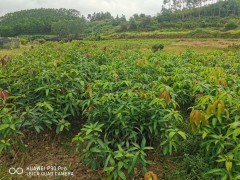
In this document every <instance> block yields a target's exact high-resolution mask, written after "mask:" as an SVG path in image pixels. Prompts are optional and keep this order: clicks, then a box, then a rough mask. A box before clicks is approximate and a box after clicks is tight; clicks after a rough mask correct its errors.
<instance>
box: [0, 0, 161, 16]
mask: <svg viewBox="0 0 240 180" xmlns="http://www.w3.org/2000/svg"><path fill="white" fill-rule="evenodd" d="M162 3H163V0H120V1H119V0H0V16H2V15H4V14H6V13H9V12H14V11H19V10H25V9H34V8H66V9H76V10H78V11H80V12H81V13H82V14H83V15H85V16H86V15H87V14H92V13H93V12H101V11H103V12H106V11H108V12H110V13H111V14H112V15H113V16H116V15H117V14H118V15H119V16H121V15H122V14H124V15H126V17H128V18H129V17H130V16H132V15H133V14H135V13H138V14H140V13H144V14H147V15H156V14H157V13H158V12H160V11H161V7H162Z"/></svg>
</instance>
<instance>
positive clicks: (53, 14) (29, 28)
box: [0, 8, 81, 36]
mask: <svg viewBox="0 0 240 180" xmlns="http://www.w3.org/2000/svg"><path fill="white" fill-rule="evenodd" d="M80 18H81V14H80V12H79V11H77V10H74V9H44V8H42V9H31V10H23V11H18V12H14V13H8V14H6V15H5V16H3V17H1V18H0V19H1V21H0V34H1V35H2V36H17V35H20V34H50V33H51V26H52V24H53V23H56V22H59V21H64V20H76V19H80Z"/></svg>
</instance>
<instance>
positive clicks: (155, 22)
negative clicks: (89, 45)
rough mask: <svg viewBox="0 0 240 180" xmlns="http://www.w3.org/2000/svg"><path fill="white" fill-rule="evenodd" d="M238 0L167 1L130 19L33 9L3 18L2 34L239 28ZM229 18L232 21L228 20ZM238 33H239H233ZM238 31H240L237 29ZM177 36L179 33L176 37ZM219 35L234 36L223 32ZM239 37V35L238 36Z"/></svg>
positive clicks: (98, 36) (73, 36)
mask: <svg viewBox="0 0 240 180" xmlns="http://www.w3.org/2000/svg"><path fill="white" fill-rule="evenodd" d="M239 9H240V2H239V0H228V1H219V0H218V1H202V0H195V1H193V0H186V1H172V0H166V1H164V6H163V7H162V9H161V8H159V13H157V12H156V16H150V15H146V14H143V13H141V14H134V15H132V16H131V17H130V18H129V19H128V20H127V19H126V17H125V16H124V15H121V16H118V15H117V16H116V17H113V16H112V15H111V14H110V13H109V12H105V13H104V12H98V13H93V14H88V15H87V17H84V16H82V15H81V14H80V12H79V11H77V10H67V9H32V10H24V11H19V12H14V13H9V14H6V15H5V16H3V17H0V35H1V36H18V35H40V34H41V35H55V36H56V35H57V36H59V37H61V38H69V39H79V38H83V37H91V38H92V39H94V40H100V39H101V35H103V36H108V35H109V34H112V33H119V32H139V31H144V32H146V31H147V32H148V31H164V32H172V31H176V30H177V31H181V30H184V31H186V30H189V29H191V30H195V29H196V28H204V29H206V31H207V33H200V34H201V36H204V37H206V36H207V34H209V33H210V34H211V32H210V31H208V30H209V29H211V30H217V31H218V32H219V31H220V32H221V31H229V30H233V29H237V28H238V27H239V19H238V16H239V14H240V12H239ZM229 21H230V22H229ZM234 34H236V33H234ZM238 34H239V32H238ZM174 37H175V38H176V37H177V35H175V36H174ZM217 37H231V35H229V34H226V35H220V36H217ZM237 37H240V35H238V36H237Z"/></svg>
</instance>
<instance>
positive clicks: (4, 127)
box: [0, 124, 9, 131]
mask: <svg viewBox="0 0 240 180" xmlns="http://www.w3.org/2000/svg"><path fill="white" fill-rule="evenodd" d="M8 127H9V124H1V125H0V131H2V130H4V129H7V128H8Z"/></svg>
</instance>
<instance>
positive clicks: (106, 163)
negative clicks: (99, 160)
mask: <svg viewBox="0 0 240 180" xmlns="http://www.w3.org/2000/svg"><path fill="white" fill-rule="evenodd" d="M110 158H111V154H109V155H108V157H107V159H106V161H105V163H104V169H105V168H106V167H107V166H108V162H109V160H110Z"/></svg>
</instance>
